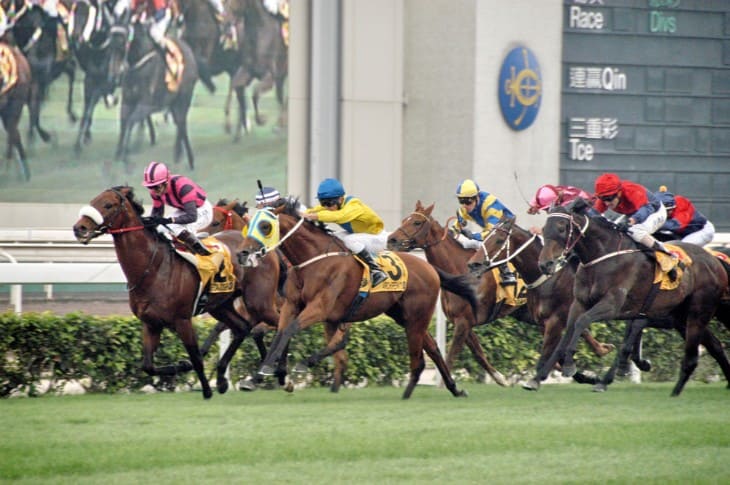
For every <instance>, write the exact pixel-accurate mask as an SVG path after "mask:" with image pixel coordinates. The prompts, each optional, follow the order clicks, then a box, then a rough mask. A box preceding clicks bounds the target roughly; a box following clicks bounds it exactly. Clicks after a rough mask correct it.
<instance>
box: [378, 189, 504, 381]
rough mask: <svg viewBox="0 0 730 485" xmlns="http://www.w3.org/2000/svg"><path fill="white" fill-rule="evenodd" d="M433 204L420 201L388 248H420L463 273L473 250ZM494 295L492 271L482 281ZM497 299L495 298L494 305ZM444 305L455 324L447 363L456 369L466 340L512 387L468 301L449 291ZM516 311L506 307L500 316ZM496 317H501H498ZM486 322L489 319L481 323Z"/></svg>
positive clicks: (445, 267) (435, 263)
mask: <svg viewBox="0 0 730 485" xmlns="http://www.w3.org/2000/svg"><path fill="white" fill-rule="evenodd" d="M433 207H434V204H431V205H430V206H428V207H424V206H423V205H422V204H421V201H420V200H419V201H418V202H416V209H415V210H414V211H413V212H412V213H411V214H410V215H409V216H408V217H406V218H405V219H403V220H402V221H401V225H400V227H398V228H397V229H396V230H395V231H393V232H392V233H390V234H389V235H388V249H390V250H391V251H412V250H414V249H418V248H421V249H423V250H424V252H425V254H426V260H427V261H428V262H429V263H430V264H432V265H433V266H435V267H437V268H439V269H441V270H443V271H446V272H448V273H451V274H462V273H465V272H466V271H467V267H466V262H467V261H468V260H469V258H471V256H472V255H473V253H474V250H473V249H467V248H464V247H463V246H462V245H461V244H460V243H459V242H458V241H457V240H456V239H455V238H454V236H453V235H452V234H451V233H450V231H448V230H447V229H446V228H444V227H442V226H441V225H440V224H439V223H438V222H437V221H436V220H435V219H434V218H433V217H432V216H431V212H432V211H433ZM482 283H483V284H484V285H486V286H487V287H488V290H491V293H492V294H494V293H495V290H496V282H495V281H494V277H493V276H492V275H491V274H490V275H489V276H488V277H487V278H484V281H483V282H482ZM495 300H496V295H495V298H493V299H492V304H494V301H495ZM441 307H442V308H443V310H444V314H445V315H446V318H447V319H448V320H449V321H450V322H452V323H453V325H454V336H453V339H452V341H451V345H450V346H449V351H448V353H447V354H446V365H448V367H449V369H453V366H454V362H455V360H456V358H457V357H458V355H459V353H461V350H462V349H463V348H464V343H466V345H467V346H468V347H469V349H470V350H471V352H472V354H473V355H474V358H475V359H476V360H477V362H478V363H479V365H480V366H481V367H482V368H483V369H484V370H485V371H486V372H487V373H488V374H489V375H490V376H491V377H492V379H494V381H495V382H496V383H497V384H499V385H500V386H509V383H508V382H507V380H506V379H505V378H504V376H503V375H502V374H501V373H500V372H499V371H498V370H497V369H495V368H494V366H493V365H492V364H491V363H490V362H489V359H487V356H486V355H485V353H484V349H483V348H482V345H481V343H480V342H479V337H477V335H476V334H475V333H474V331H473V327H475V326H476V325H477V321H476V319H475V318H474V312H473V311H472V309H471V306H470V305H469V302H468V301H467V300H465V299H464V298H461V297H460V296H458V295H456V294H455V293H452V292H450V291H443V292H441ZM512 310H513V307H512V308H509V309H507V308H505V312H501V313H500V315H499V316H502V315H503V314H507V312H510V311H512ZM495 318H498V317H497V316H495ZM482 323H486V322H482Z"/></svg>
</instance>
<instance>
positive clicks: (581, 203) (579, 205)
mask: <svg viewBox="0 0 730 485" xmlns="http://www.w3.org/2000/svg"><path fill="white" fill-rule="evenodd" d="M589 207H590V206H589V205H588V202H586V200H585V199H584V198H583V197H577V198H576V199H575V200H573V202H571V203H570V204H568V205H567V207H566V208H567V209H568V210H569V211H571V212H577V213H583V212H585V211H586V210H587V209H588V208H589Z"/></svg>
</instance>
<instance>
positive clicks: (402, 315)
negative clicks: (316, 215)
mask: <svg viewBox="0 0 730 485" xmlns="http://www.w3.org/2000/svg"><path fill="white" fill-rule="evenodd" d="M297 204H298V202H297V201H291V200H286V202H285V203H284V204H282V205H281V206H279V207H277V208H276V209H275V210H274V213H273V214H272V213H268V215H269V217H270V218H266V217H257V218H256V219H254V221H252V224H254V226H253V227H254V228H255V230H256V231H257V232H258V233H259V234H261V235H264V236H265V237H268V238H273V239H269V242H273V240H278V243H275V244H268V245H267V247H263V246H262V243H261V242H259V240H258V239H254V238H253V237H251V236H249V237H247V238H246V240H245V241H244V243H243V244H242V245H241V246H240V252H239V259H241V260H242V261H245V262H246V263H247V264H251V263H252V262H254V261H255V260H257V259H259V258H260V257H261V256H262V255H263V253H265V252H266V251H270V250H271V249H272V248H274V247H280V248H281V250H282V252H283V253H284V254H285V256H286V257H287V259H288V260H289V261H290V262H291V264H292V265H293V266H292V268H291V269H290V270H289V275H288V277H287V280H286V296H285V299H284V305H283V307H282V310H281V318H280V319H279V325H278V331H277V334H276V337H274V341H273V342H272V344H271V347H270V348H269V353H268V355H267V356H266V359H264V363H263V365H262V366H261V369H260V371H259V372H260V373H261V374H263V375H267V374H269V373H270V372H271V366H272V365H273V364H274V363H275V362H276V361H277V360H278V359H279V358H280V357H281V355H282V352H283V350H284V348H285V346H286V344H287V343H288V342H289V340H290V339H291V337H292V336H294V334H296V333H297V332H298V331H299V330H303V329H305V328H307V327H309V326H311V325H313V324H315V323H317V322H325V326H326V328H329V329H330V330H329V331H330V332H332V334H334V331H333V330H334V329H336V328H337V327H338V326H340V324H342V323H344V322H357V321H362V320H366V319H368V318H372V317H374V316H377V315H380V314H382V313H385V314H386V315H388V316H390V317H391V318H393V319H394V320H395V321H396V322H397V323H398V324H399V325H401V326H402V327H403V328H404V330H405V332H406V338H407V341H408V351H409V354H410V370H411V375H410V379H409V381H408V385H407V386H406V390H405V392H404V393H403V398H404V399H407V398H409V397H410V396H411V394H412V392H413V389H414V388H415V386H416V384H417V383H418V379H419V378H420V376H421V373H422V372H423V369H424V367H425V360H424V356H423V351H424V350H425V351H426V353H428V355H429V357H431V360H433V362H434V363H435V364H436V367H437V368H438V370H439V373H440V374H441V378H442V379H443V382H444V384H445V386H446V387H447V388H448V389H449V391H451V393H452V394H453V395H454V396H465V395H466V393H465V392H464V391H460V390H459V389H457V387H456V383H455V382H454V379H453V378H452V377H451V375H450V374H449V370H448V367H446V362H445V361H444V359H443V357H442V356H441V353H440V352H439V349H438V346H437V345H436V342H435V340H434V339H433V337H432V336H431V335H430V334H429V333H428V326H429V324H430V322H431V317H432V315H433V311H434V309H435V307H436V302H437V299H438V294H439V279H438V275H437V274H436V272H435V270H434V269H433V267H432V266H431V265H429V264H428V263H427V262H426V261H423V260H422V259H420V258H418V257H416V256H413V255H411V254H408V253H398V254H397V256H398V258H400V259H401V260H402V263H403V264H404V265H405V270H406V271H407V282H406V285H405V289H399V290H397V291H386V292H370V293H369V294H368V295H360V290H359V288H360V283H361V280H362V277H363V266H362V265H361V264H360V263H359V262H358V261H357V260H356V259H355V258H354V257H353V256H352V253H351V252H350V251H348V250H347V249H346V247H345V246H344V244H343V243H342V241H341V240H339V239H338V238H337V237H335V236H333V235H332V234H331V233H329V232H327V231H326V230H325V229H324V228H322V227H320V226H318V225H316V224H314V223H311V222H308V221H306V220H304V219H302V218H301V217H300V216H299V215H298V213H297V210H296V206H297ZM277 215H278V216H277ZM277 217H278V218H277ZM277 221H278V223H277ZM279 235H281V239H280V240H279V239H278V236H279ZM389 257H390V258H391V260H390V261H391V263H394V259H393V258H394V256H389ZM398 270H400V268H399V267H398V266H396V265H395V264H393V267H392V268H390V270H389V273H390V277H391V278H397V277H398V276H401V277H402V276H403V274H398V273H397V271H398ZM332 344H333V342H330V346H331V347H332V349H333V350H337V345H332Z"/></svg>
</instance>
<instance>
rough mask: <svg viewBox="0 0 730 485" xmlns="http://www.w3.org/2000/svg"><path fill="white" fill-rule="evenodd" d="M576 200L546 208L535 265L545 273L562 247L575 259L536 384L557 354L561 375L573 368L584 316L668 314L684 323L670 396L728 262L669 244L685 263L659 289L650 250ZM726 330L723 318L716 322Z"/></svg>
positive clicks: (716, 300) (680, 384) (561, 255)
mask: <svg viewBox="0 0 730 485" xmlns="http://www.w3.org/2000/svg"><path fill="white" fill-rule="evenodd" d="M589 208H590V206H589V205H588V203H587V202H586V201H585V200H583V199H576V200H575V201H574V202H572V203H571V204H569V205H568V206H566V207H555V208H553V209H551V210H550V212H549V213H548V217H547V221H546V223H545V227H544V228H543V237H544V238H545V245H544V247H543V249H542V251H541V252H540V256H539V259H538V261H539V266H540V269H541V271H542V272H543V273H545V274H551V273H552V272H553V271H554V270H555V268H556V267H557V266H558V265H559V264H561V263H562V262H563V261H564V259H565V258H566V257H567V256H568V255H569V253H571V252H574V253H575V255H576V256H577V257H578V259H579V260H580V263H581V264H580V266H579V267H578V270H577V272H576V275H575V286H574V290H573V293H574V299H573V303H572V304H571V306H570V310H569V313H568V322H567V325H566V332H565V334H564V335H563V337H562V339H561V340H560V343H559V344H558V347H557V348H556V349H555V351H554V352H553V354H552V355H551V356H550V358H549V359H547V361H546V362H545V363H544V364H543V365H542V366H541V367H538V369H537V375H536V379H537V380H538V382H539V381H540V380H542V379H544V378H545V377H547V375H548V373H549V371H550V369H551V368H552V367H553V366H554V365H555V363H556V362H557V361H558V360H559V359H561V358H562V359H563V365H562V369H563V375H564V376H568V377H569V376H572V375H573V374H574V373H575V364H574V362H573V354H574V353H575V349H576V343H577V337H578V335H580V333H582V332H583V330H585V329H586V328H588V326H589V325H590V324H591V322H594V321H599V320H618V319H622V320H626V319H634V318H637V317H647V318H649V319H656V320H660V319H671V320H672V321H674V322H676V323H677V324H680V325H681V324H683V325H684V326H685V329H686V330H685V345H684V357H683V359H682V364H681V368H680V375H679V379H678V381H677V383H676V384H675V386H674V388H673V390H672V393H671V395H672V396H678V395H679V394H680V393H681V392H682V389H683V388H684V386H685V384H686V383H687V380H688V379H689V377H690V376H691V375H692V372H693V371H694V370H695V368H696V367H697V361H698V353H699V352H698V351H699V344H700V342H701V340H702V338H703V335H704V334H705V332H706V331H707V326H708V324H709V322H710V320H711V318H712V317H713V315H714V314H715V312H716V310H717V308H718V305H719V304H720V302H721V298H722V296H723V294H724V293H725V292H726V291H727V289H728V279H729V277H730V266H726V265H724V264H723V263H721V262H720V260H719V259H717V258H716V257H714V256H712V255H711V254H710V253H708V252H707V251H705V250H704V249H702V248H701V247H699V246H697V245H694V244H688V243H682V242H677V243H674V244H675V246H677V247H679V248H680V249H681V250H683V251H684V252H685V253H686V254H687V255H688V256H689V258H691V264H686V265H685V266H684V268H683V269H682V273H683V275H682V277H681V279H680V280H679V281H678V282H675V284H676V288H674V289H666V290H660V289H659V283H655V282H654V279H655V278H652V277H651V276H652V275H655V266H656V264H657V262H656V258H657V256H656V255H655V254H654V252H653V250H649V249H648V248H643V247H640V246H639V245H638V244H637V243H635V242H634V241H633V240H632V239H631V238H630V237H629V236H628V235H627V234H626V233H624V232H623V231H621V230H619V228H618V227H617V226H616V225H615V224H614V223H612V222H611V221H609V220H607V219H605V218H603V217H590V216H589V215H588V214H587V210H588V209H589ZM723 323H724V324H725V325H726V326H728V327H729V328H730V322H723Z"/></svg>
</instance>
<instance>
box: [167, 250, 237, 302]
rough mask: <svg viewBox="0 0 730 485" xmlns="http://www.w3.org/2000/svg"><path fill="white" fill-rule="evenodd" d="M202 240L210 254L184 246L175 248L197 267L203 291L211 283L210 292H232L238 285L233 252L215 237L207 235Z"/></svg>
mask: <svg viewBox="0 0 730 485" xmlns="http://www.w3.org/2000/svg"><path fill="white" fill-rule="evenodd" d="M201 242H202V243H203V244H204V245H205V247H206V248H208V250H209V251H210V252H211V254H210V255H209V256H203V255H200V254H192V253H191V252H190V251H188V250H187V249H185V248H184V247H175V250H176V251H177V253H178V254H179V255H180V256H182V257H183V259H185V260H186V261H188V262H189V263H190V264H192V265H193V266H195V267H196V268H197V270H198V275H199V276H200V291H201V292H202V291H203V290H204V289H205V287H206V285H208V283H210V287H209V288H208V293H230V292H231V291H233V290H234V289H235V287H236V276H235V274H234V271H233V263H232V262H231V253H230V252H229V251H228V248H227V247H226V246H225V245H224V244H222V243H221V242H220V241H218V240H217V239H216V238H214V237H207V238H205V239H203V240H202V241H201Z"/></svg>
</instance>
